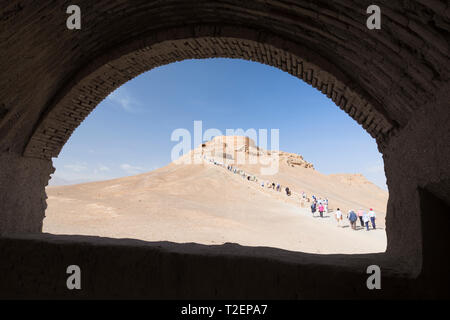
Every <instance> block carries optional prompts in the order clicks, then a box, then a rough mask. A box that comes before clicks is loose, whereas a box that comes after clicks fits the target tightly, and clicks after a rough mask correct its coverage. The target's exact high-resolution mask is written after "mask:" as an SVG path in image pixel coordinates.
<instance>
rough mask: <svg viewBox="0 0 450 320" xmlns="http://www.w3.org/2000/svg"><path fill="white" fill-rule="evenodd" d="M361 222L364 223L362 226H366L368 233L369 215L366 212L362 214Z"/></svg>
mask: <svg viewBox="0 0 450 320" xmlns="http://www.w3.org/2000/svg"><path fill="white" fill-rule="evenodd" d="M362 218H363V221H364V225H365V226H366V229H367V231H369V221H370V219H369V215H368V214H367V212H364V214H363V217H362Z"/></svg>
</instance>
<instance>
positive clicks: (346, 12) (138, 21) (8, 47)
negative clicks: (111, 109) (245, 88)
mask: <svg viewBox="0 0 450 320" xmlns="http://www.w3.org/2000/svg"><path fill="white" fill-rule="evenodd" d="M370 4H372V3H371V2H370V1H365V0H364V1H358V2H357V3H356V2H354V1H348V0H336V1H333V2H329V1H327V2H326V1H313V0H311V1H308V0H304V1H301V0H298V1H291V2H289V3H287V2H285V1H270V2H267V1H245V2H243V1H194V0H192V1H191V0H186V1H183V2H180V1H172V0H167V1H164V2H149V1H144V0H137V1H133V2H131V1H125V0H112V1H106V0H98V1H95V2H93V1H88V0H80V1H78V2H77V5H78V6H79V7H80V8H81V14H82V27H81V30H67V28H66V18H67V14H66V13H65V12H66V8H67V5H68V4H67V3H65V2H60V3H58V4H55V3H54V2H52V3H47V4H45V3H43V2H33V3H31V2H30V3H20V4H17V3H15V2H13V1H11V2H10V3H8V4H5V5H4V6H3V7H2V8H0V17H1V19H0V39H1V41H0V52H2V59H1V60H0V70H2V72H1V73H0V168H1V170H0V196H1V198H0V235H1V237H0V261H2V262H1V264H0V271H2V272H3V273H2V274H4V275H5V277H2V279H0V296H10V295H11V292H15V293H17V294H18V295H20V296H21V297H23V296H49V297H62V296H65V295H67V292H65V291H61V290H62V289H60V287H59V286H58V284H57V283H56V282H55V281H56V280H54V278H53V277H52V274H51V272H56V271H57V270H59V267H61V268H63V264H64V263H66V262H69V261H71V260H72V259H73V257H74V256H77V257H79V256H80V254H79V253H80V252H83V253H85V254H86V255H84V256H85V257H86V258H85V259H89V257H96V258H98V257H101V259H99V260H96V261H102V263H105V265H106V264H108V265H113V263H112V261H114V260H115V259H117V258H118V257H124V256H126V257H127V258H125V259H129V262H130V265H133V266H135V265H136V264H134V262H133V261H137V260H139V261H143V263H144V265H146V266H147V267H148V266H152V267H153V270H154V272H155V275H157V276H155V277H157V278H155V279H152V281H153V282H152V285H150V284H149V283H148V281H149V280H148V278H146V273H145V272H144V268H142V269H139V267H134V269H133V270H124V269H121V267H117V268H115V269H114V268H113V269H111V270H110V271H109V275H110V276H111V275H116V276H117V275H119V274H120V275H121V277H116V278H120V279H121V280H119V281H118V285H117V288H116V289H113V290H117V292H115V293H117V294H118V295H120V293H121V292H128V293H129V295H130V296H133V295H134V296H136V297H140V296H143V295H145V296H146V297H170V298H177V297H203V298H209V297H222V298H223V297H237V296H236V295H241V297H246V298H257V297H272V298H273V297H278V298H279V297H286V298H320V297H353V296H354V294H355V290H356V291H357V293H358V294H360V296H364V297H375V296H377V297H380V296H382V297H416V298H417V297H448V296H449V290H448V288H449V287H450V280H449V277H450V276H449V275H447V274H446V273H445V272H443V270H446V269H445V268H447V269H448V267H449V266H450V261H449V259H450V258H449V257H450V255H449V254H448V253H449V249H450V248H449V246H450V241H449V240H450V239H449V234H450V233H449V232H448V230H449V228H450V221H449V214H450V211H449V210H448V209H449V207H448V206H449V202H450V201H449V198H448V195H449V194H450V192H449V190H448V187H449V183H448V181H449V179H450V166H449V165H448V164H449V163H450V161H449V160H450V145H449V143H448V141H450V129H449V123H450V112H449V110H450V103H449V101H450V84H449V83H450V81H449V79H450V64H449V57H450V49H449V48H450V40H449V39H450V36H449V34H450V15H449V12H450V7H449V3H448V2H447V1H440V0H436V1H422V0H420V1H419V0H417V1H414V0H411V1H407V2H401V1H394V2H393V1H387V0H380V1H377V5H378V6H379V7H380V8H381V14H382V24H381V29H380V30H368V29H367V27H366V18H367V14H366V8H367V7H368V6H369V5H370ZM214 57H226V58H240V59H246V60H251V61H256V62H260V63H264V64H267V65H271V66H274V67H276V68H279V69H281V70H284V71H286V72H288V73H289V74H291V75H292V76H295V77H298V78H299V79H302V80H303V81H305V82H307V83H309V84H310V85H312V86H313V87H315V88H316V89H318V90H319V91H321V92H322V93H323V94H324V95H326V96H327V97H328V98H330V99H332V100H333V101H334V102H335V104H336V105H337V106H338V107H340V108H341V109H343V110H344V111H345V112H346V113H347V114H348V115H349V116H351V117H352V118H353V119H355V121H357V122H358V123H359V124H360V125H361V126H362V128H363V129H364V130H366V131H367V132H368V133H369V134H370V135H371V136H372V137H373V138H374V139H376V141H377V143H378V147H379V150H380V151H381V152H382V153H383V158H384V163H385V173H386V177H387V184H388V187H389V193H390V197H389V203H388V212H387V222H386V225H387V236H388V249H387V252H386V253H384V254H380V255H361V256H356V255H352V256H341V255H336V256H329V257H325V256H316V255H307V254H297V253H289V252H282V250H275V249H273V250H272V249H270V250H269V249H257V250H256V249H253V248H252V249H251V250H250V249H249V248H246V247H240V246H233V245H224V246H222V247H221V249H220V250H219V251H217V248H212V247H206V248H205V247H203V246H199V245H180V246H175V245H167V244H165V245H162V247H161V246H160V245H153V244H148V243H142V242H139V241H128V242H121V241H119V240H117V241H116V240H109V239H95V238H89V237H81V238H80V237H60V236H51V235H43V234H40V233H41V230H42V220H43V218H44V215H45V208H46V203H45V199H46V195H45V186H46V185H47V183H48V180H49V175H50V174H51V173H52V172H53V170H54V169H53V166H52V161H51V159H52V158H53V157H57V156H58V154H59V152H60V151H61V148H62V147H63V146H64V144H65V143H66V141H67V140H68V139H69V137H70V135H71V134H72V132H73V131H74V130H75V129H76V127H77V126H78V125H79V124H80V123H81V122H82V121H83V120H84V119H85V117H87V116H88V115H89V113H90V112H91V111H92V110H93V109H94V108H95V107H96V106H97V105H98V103H100V102H101V101H102V100H103V99H104V98H105V97H106V96H107V95H108V94H109V93H111V92H112V91H113V90H114V89H116V88H117V87H119V86H120V85H122V84H123V83H125V82H127V81H128V80H130V79H132V78H134V77H136V76H138V75H139V74H141V73H143V72H146V71H148V70H151V69H152V68H155V67H157V66H161V65H165V64H168V63H172V62H175V61H181V60H184V59H205V58H214ZM36 249H39V250H36ZM62 249H64V250H62ZM105 249H108V250H105ZM37 252H40V254H39V255H38V254H37ZM135 259H137V260H135ZM5 261H6V262H5ZM155 261H156V262H155ZM83 262H85V263H86V265H88V266H89V267H90V268H91V272H92V274H93V275H95V276H97V277H99V278H98V279H100V280H101V279H102V278H101V277H102V274H103V271H104V268H102V266H101V265H102V263H98V264H95V265H94V264H90V262H89V261H88V260H86V261H83ZM69 264H72V262H70V263H68V265H69ZM368 264H369V265H371V264H378V265H380V266H381V270H382V272H384V274H383V276H384V277H385V278H383V286H384V283H386V286H384V287H383V290H381V292H380V293H377V294H375V295H374V294H373V293H369V292H368V291H367V290H366V288H365V287H364V286H357V285H356V283H359V281H360V277H361V274H360V270H365V269H366V267H367V265H368ZM162 265H164V266H169V268H173V271H174V273H176V274H178V273H183V274H184V275H189V276H190V277H191V278H192V279H203V280H202V282H199V283H210V284H214V285H211V286H208V285H194V284H192V283H188V282H176V281H174V280H173V279H172V278H170V276H169V275H168V274H169V273H165V272H164V270H162V269H161V270H160V268H161V266H162ZM188 265H189V266H195V268H194V267H189V268H188V267H187V266H188ZM158 266H159V267H158ZM207 266H209V267H210V266H214V268H215V270H217V272H218V274H221V278H223V279H226V281H224V282H221V281H222V280H220V279H218V278H215V276H214V275H212V274H208V273H207V272H204V271H205V270H206V269H205V268H207ZM44 267H46V268H47V269H44ZM209 267H208V268H209ZM146 270H148V268H146ZM250 270H251V271H250ZM383 270H385V271H383ZM238 271H239V272H238ZM247 271H248V272H247ZM318 272H320V274H321V277H322V278H320V277H317V273H318ZM24 273H26V274H27V276H28V277H30V279H34V280H33V281H25V280H24V279H23V274H24ZM130 273H133V275H135V277H134V278H133V279H135V280H136V281H134V282H133V281H131V280H130V281H131V283H129V282H126V279H130V278H131V277H126V276H124V275H127V274H130ZM278 274H283V277H282V280H279V279H280V278H279V277H277V275H278ZM324 275H325V276H324ZM330 275H339V277H340V278H341V279H343V280H342V282H344V283H347V284H349V283H352V284H353V283H355V285H354V286H352V285H351V286H345V285H343V284H342V283H334V282H333V281H332V279H330V278H329V277H330ZM103 277H106V275H105V274H103ZM319 278H320V279H319ZM5 279H6V280H5ZM36 279H40V281H36ZM233 279H234V280H233ZM259 279H266V281H264V282H261V281H260V280H259ZM277 279H278V280H277ZM386 279H387V280H386ZM139 280H141V281H139ZM39 283H45V284H46V285H39ZM92 283H94V281H92ZM100 283H107V282H101V281H100ZM238 284H239V286H240V287H242V288H244V289H245V290H242V292H241V293H239V294H237V293H236V292H235V290H233V288H235V287H236V286H238ZM219 285H220V287H221V288H222V290H221V292H220V293H217V291H214V288H213V287H214V286H215V287H217V286H219ZM167 288H173V290H169V289H167ZM269 288H270V290H269ZM446 288H447V289H446ZM89 289H90V288H89V287H88V288H86V290H85V291H84V292H85V293H83V294H85V297H105V296H108V295H112V296H117V295H114V294H115V293H114V292H112V293H111V291H108V290H110V289H111V288H106V287H98V288H96V290H89ZM91 289H92V288H91ZM94 292H95V293H94ZM264 292H266V293H264ZM122 295H123V293H122Z"/></svg>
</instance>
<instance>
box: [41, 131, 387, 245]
mask: <svg viewBox="0 0 450 320" xmlns="http://www.w3.org/2000/svg"><path fill="white" fill-rule="evenodd" d="M277 156H279V168H278V172H276V173H275V174H273V175H269V174H267V172H263V173H261V171H264V170H262V169H264V167H266V168H267V167H269V163H273V161H274V159H275V158H276V157H277ZM251 157H256V158H257V163H252V162H251V161H254V159H251ZM241 158H244V160H245V161H244V162H243V163H242V162H240V161H238V160H241ZM258 159H259V160H258ZM261 163H264V164H261ZM228 166H233V167H234V168H238V169H239V170H241V172H245V174H246V175H247V176H248V175H249V176H251V178H252V180H255V181H249V180H248V179H247V178H245V176H242V175H240V174H238V173H234V172H233V171H230V170H228V169H227V167H228ZM256 180H257V181H256ZM266 180H267V181H274V182H276V183H281V184H282V185H283V186H289V187H290V189H291V190H292V191H293V194H292V196H291V197H288V196H286V195H285V193H283V192H276V191H274V190H272V189H268V188H266V187H264V188H263V187H262V186H261V182H262V181H266ZM302 191H304V192H305V193H306V194H307V196H308V197H310V196H311V195H312V194H315V195H316V196H317V197H322V198H325V197H327V198H328V199H329V207H330V209H332V210H333V209H335V208H336V207H337V206H340V207H341V210H342V211H343V212H344V213H346V211H344V210H347V209H348V208H352V209H358V208H359V207H361V208H363V209H367V208H369V207H372V208H374V209H375V210H376V211H377V214H378V219H377V222H378V225H379V226H380V227H381V228H380V229H377V230H371V231H370V232H366V231H363V230H359V231H353V230H350V229H349V228H339V227H337V225H336V222H335V220H334V218H333V216H332V212H330V213H328V214H327V215H326V217H325V218H323V219H321V218H317V217H316V218H313V217H312V216H311V212H310V210H309V204H308V203H306V202H304V203H303V206H304V207H303V208H302V206H301V201H300V193H301V192H302ZM47 194H48V200H47V202H48V209H47V211H46V218H45V220H44V232H50V233H57V234H85V235H98V236H105V237H115V238H138V239H143V240H148V241H161V240H167V241H173V242H197V243H204V244H222V243H225V242H236V243H239V244H241V245H247V246H271V247H279V248H283V249H288V250H295V251H304V252H312V253H365V252H382V251H384V250H385V247H386V235H385V232H384V216H385V214H384V212H385V210H386V202H387V192H385V191H383V190H381V189H380V188H378V187H376V186H375V185H374V184H372V183H370V182H369V181H367V180H366V179H365V178H364V177H363V176H361V175H346V174H338V175H323V174H321V173H320V172H318V171H317V170H315V169H314V166H313V165H312V164H311V163H308V162H307V161H305V160H304V159H303V158H302V157H301V156H299V155H295V154H290V153H286V152H280V151H275V152H274V151H266V150H263V149H261V148H259V147H257V146H256V145H255V144H254V142H253V141H251V140H250V139H247V138H243V137H216V138H214V139H213V140H212V141H210V142H207V143H205V144H203V145H202V146H199V147H198V148H196V149H194V150H192V151H191V152H190V153H189V154H187V155H185V156H183V157H181V158H180V159H178V160H177V161H175V162H173V163H171V164H169V165H167V166H165V167H163V168H160V169H157V170H154V171H151V172H148V173H144V174H140V175H136V176H131V177H125V178H120V179H114V180H109V181H100V182H93V183H86V184H79V185H72V186H61V187H48V188H47Z"/></svg>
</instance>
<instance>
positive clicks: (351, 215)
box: [347, 210, 358, 230]
mask: <svg viewBox="0 0 450 320" xmlns="http://www.w3.org/2000/svg"><path fill="white" fill-rule="evenodd" d="M347 217H348V220H349V221H350V225H351V227H352V229H353V230H356V220H358V216H357V215H356V213H355V211H353V210H350V211H349V212H348V215H347Z"/></svg>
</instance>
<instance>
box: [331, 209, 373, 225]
mask: <svg viewBox="0 0 450 320" xmlns="http://www.w3.org/2000/svg"><path fill="white" fill-rule="evenodd" d="M335 217H336V221H337V223H338V227H339V226H341V223H342V220H343V215H342V212H341V210H340V209H339V208H337V210H336V212H335ZM347 219H348V221H349V222H350V227H351V228H352V229H353V230H357V227H356V224H357V221H358V220H359V222H360V224H361V227H362V228H366V231H369V230H370V229H369V222H370V223H371V224H372V228H373V229H376V228H377V226H376V224H375V220H376V214H375V211H374V210H373V209H372V208H370V209H369V211H368V212H366V211H364V210H363V209H359V210H357V212H355V211H354V210H349V211H348V213H347Z"/></svg>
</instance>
